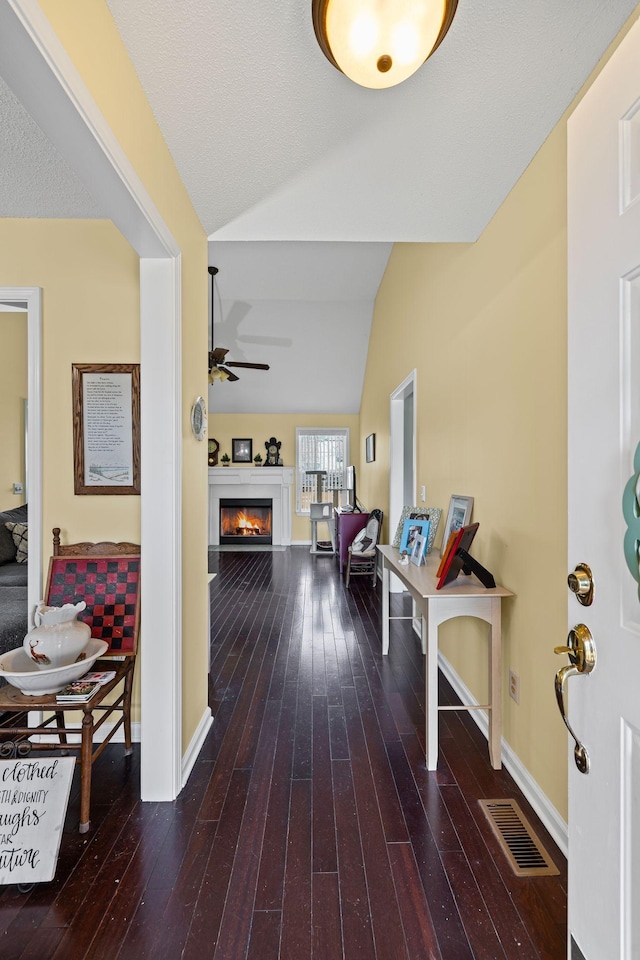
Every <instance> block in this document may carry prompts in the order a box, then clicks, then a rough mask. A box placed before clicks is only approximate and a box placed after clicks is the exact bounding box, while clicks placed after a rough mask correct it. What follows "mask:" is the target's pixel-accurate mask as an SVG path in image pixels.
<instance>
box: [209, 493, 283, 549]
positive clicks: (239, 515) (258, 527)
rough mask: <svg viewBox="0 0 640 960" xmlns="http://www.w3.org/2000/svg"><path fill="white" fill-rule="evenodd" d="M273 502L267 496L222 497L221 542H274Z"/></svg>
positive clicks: (248, 544)
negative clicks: (272, 532) (272, 526)
mask: <svg viewBox="0 0 640 960" xmlns="http://www.w3.org/2000/svg"><path fill="white" fill-rule="evenodd" d="M272 514H273V503H272V500H271V499H267V498H266V497H235V498H233V499H229V498H225V499H223V498H221V499H220V543H221V544H245V545H246V546H248V547H251V546H256V545H257V544H266V543H272V542H273V541H272V538H271V522H272Z"/></svg>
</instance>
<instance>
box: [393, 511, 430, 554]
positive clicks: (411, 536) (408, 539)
mask: <svg viewBox="0 0 640 960" xmlns="http://www.w3.org/2000/svg"><path fill="white" fill-rule="evenodd" d="M430 526H431V521H430V520H411V519H410V518H407V519H406V520H405V521H404V527H403V529H402V538H401V540H400V547H399V550H400V553H402V552H403V551H404V550H406V552H407V553H408V554H409V555H411V554H412V553H413V547H414V544H415V539H416V537H417V536H418V535H420V536H423V537H424V538H425V540H426V541H427V543H428V541H429V528H430ZM425 552H426V547H425Z"/></svg>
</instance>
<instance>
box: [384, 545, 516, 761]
mask: <svg viewBox="0 0 640 960" xmlns="http://www.w3.org/2000/svg"><path fill="white" fill-rule="evenodd" d="M378 550H379V552H380V554H381V556H382V653H383V654H385V655H386V654H388V653H389V621H390V620H394V619H404V620H412V619H415V618H414V617H390V616H389V572H392V573H395V575H396V576H397V577H398V578H399V579H400V580H401V581H402V583H403V584H404V585H405V587H406V588H407V590H408V591H409V593H410V594H411V596H412V597H413V599H414V600H415V602H416V605H417V607H418V611H419V614H418V615H419V616H421V618H422V622H421V639H422V652H423V653H424V654H426V661H425V685H426V701H427V702H426V746H427V749H426V753H427V769H428V770H435V769H436V768H437V766H438V709H440V710H486V711H487V714H488V716H489V759H490V761H491V766H492V767H493V768H494V770H498V769H500V767H501V766H502V750H501V741H502V637H501V605H502V598H503V597H512V596H513V594H512V593H511V591H510V590H506V589H505V588H504V587H501V586H500V585H499V584H498V585H497V586H495V587H493V588H491V589H487V588H486V587H483V586H482V584H480V583H479V582H478V580H476V578H475V577H474V576H470V577H467V576H464V575H463V574H461V575H460V576H459V577H458V579H457V580H455V581H454V582H453V583H451V584H449V585H448V586H446V587H443V588H442V590H437V589H436V583H437V579H436V576H435V573H436V570H437V569H438V565H439V563H440V557H439V556H437V555H432V556H429V557H427V563H426V565H423V566H421V567H416V566H415V565H414V564H413V563H409V564H408V565H407V566H404V565H403V564H401V563H400V562H399V559H400V554H399V552H398V551H397V550H396V549H395V548H394V547H390V546H386V545H385V546H379V547H378ZM454 617H477V618H478V619H480V620H484V621H485V622H486V623H488V624H489V627H490V633H489V703H487V704H463V705H461V706H460V707H439V706H438V627H439V626H440V624H441V623H444V622H445V621H446V620H452V619H453V618H454Z"/></svg>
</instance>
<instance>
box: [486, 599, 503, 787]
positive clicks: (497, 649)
mask: <svg viewBox="0 0 640 960" xmlns="http://www.w3.org/2000/svg"><path fill="white" fill-rule="evenodd" d="M501 618H502V611H501V606H500V598H499V597H496V598H492V600H491V623H490V624H489V704H490V707H489V711H488V712H489V760H490V762H491V766H492V767H493V769H494V770H499V769H500V767H501V766H502V636H501V634H502V619H501Z"/></svg>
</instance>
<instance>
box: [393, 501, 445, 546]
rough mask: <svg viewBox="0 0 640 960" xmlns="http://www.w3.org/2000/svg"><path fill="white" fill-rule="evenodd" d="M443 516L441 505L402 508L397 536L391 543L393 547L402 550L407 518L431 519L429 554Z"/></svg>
mask: <svg viewBox="0 0 640 960" xmlns="http://www.w3.org/2000/svg"><path fill="white" fill-rule="evenodd" d="M441 516H442V510H441V508H440V507H425V506H406V507H403V508H402V511H401V513H400V519H399V521H398V526H397V528H396V532H395V536H394V538H393V542H392V544H391V546H392V547H395V548H396V550H400V541H401V540H402V533H403V531H404V524H405V520H408V519H411V520H428V521H429V524H430V526H429V540H428V543H427V554H430V553H431V550H432V548H433V541H434V540H435V537H436V532H437V530H438V526H439V524H440V518H441Z"/></svg>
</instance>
